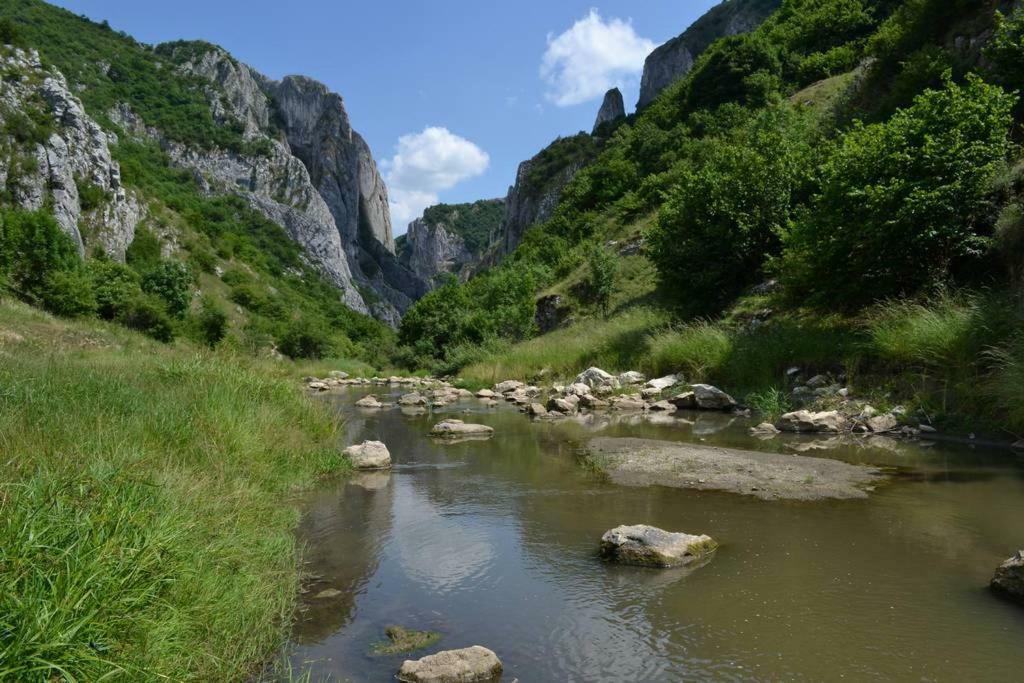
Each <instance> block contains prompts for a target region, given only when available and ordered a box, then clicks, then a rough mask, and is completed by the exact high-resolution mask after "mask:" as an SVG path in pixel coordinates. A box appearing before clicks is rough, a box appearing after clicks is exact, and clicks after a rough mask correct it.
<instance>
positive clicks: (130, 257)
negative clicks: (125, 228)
mask: <svg viewBox="0 0 1024 683" xmlns="http://www.w3.org/2000/svg"><path fill="white" fill-rule="evenodd" d="M162 252H163V248H162V247H161V245H160V239H159V238H158V237H157V236H156V235H155V234H153V231H151V230H148V229H146V228H145V227H143V226H139V227H138V228H136V229H135V237H134V239H132V243H131V244H129V245H128V249H127V250H126V251H125V261H127V262H128V265H130V266H132V267H133V268H135V269H136V270H138V271H140V272H142V271H145V270H149V269H150V268H155V267H156V266H157V265H158V264H159V263H160V256H161V254H162Z"/></svg>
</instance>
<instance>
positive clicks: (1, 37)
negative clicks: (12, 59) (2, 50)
mask: <svg viewBox="0 0 1024 683" xmlns="http://www.w3.org/2000/svg"><path fill="white" fill-rule="evenodd" d="M20 44H21V32H20V31H19V30H18V26H17V24H15V23H14V20H13V19H11V18H10V17H0V45H20Z"/></svg>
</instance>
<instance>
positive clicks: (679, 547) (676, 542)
mask: <svg viewBox="0 0 1024 683" xmlns="http://www.w3.org/2000/svg"><path fill="white" fill-rule="evenodd" d="M717 547H718V545H717V544H716V543H715V542H714V541H713V540H712V539H711V537H710V536H692V535H690V534H681V533H672V532H669V531H664V530H662V529H658V528H656V527H653V526H647V525H645V524H638V525H635V526H620V527H617V528H615V529H612V530H611V531H608V532H607V533H605V535H604V536H602V537H601V554H602V555H603V556H604V557H605V558H607V559H609V560H612V561H614V562H617V563H619V564H632V565H637V566H641V567H682V566H685V565H688V564H691V563H692V562H695V561H696V560H699V559H701V558H703V557H705V556H707V555H708V554H709V553H711V552H713V551H714V550H715V549H716V548H717Z"/></svg>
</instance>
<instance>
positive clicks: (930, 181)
mask: <svg viewBox="0 0 1024 683" xmlns="http://www.w3.org/2000/svg"><path fill="white" fill-rule="evenodd" d="M1012 104H1013V101H1012V98H1011V97H1010V96H1008V95H1007V94H1006V93H1004V92H1003V91H1002V90H1001V89H999V88H998V87H995V86H990V85H986V84H985V83H983V82H981V81H980V80H979V79H977V78H974V77H972V78H970V79H969V80H968V82H967V83H966V84H965V85H963V86H958V85H955V84H953V83H948V84H947V86H946V88H945V89H943V90H941V91H928V92H926V93H924V94H922V95H921V96H920V97H918V98H917V99H916V100H915V102H914V105H913V107H911V108H910V109H907V110H903V111H900V112H898V113H897V114H896V115H895V116H893V118H892V119H891V120H890V121H888V122H886V123H884V124H875V125H871V126H858V127H856V128H855V129H854V130H852V131H851V132H850V133H849V134H847V135H846V136H845V138H844V139H843V141H842V144H841V145H840V146H839V148H838V150H837V151H836V153H835V154H834V155H832V157H831V158H830V159H829V160H828V162H827V163H826V164H825V166H824V168H823V171H822V175H823V180H822V190H821V193H820V194H819V195H818V196H817V197H816V198H815V200H814V202H813V203H812V205H811V210H810V211H809V212H808V213H807V214H806V215H805V216H803V217H802V218H800V220H798V221H797V222H796V224H795V226H794V227H793V229H792V230H791V231H790V232H789V233H788V235H787V236H786V254H785V257H784V258H783V260H782V262H781V264H780V265H781V267H780V270H779V272H780V274H781V275H782V276H783V277H784V278H785V280H786V281H787V284H788V285H789V287H790V288H791V290H792V292H793V293H794V294H795V295H799V296H810V297H811V298H812V299H813V300H814V301H815V302H817V303H818V304H820V305H822V306H830V307H835V306H843V307H855V306H858V305H863V304H866V303H869V302H871V301H872V300H876V299H882V298H888V297H892V296H898V295H908V294H913V293H915V292H917V291H919V290H920V289H921V288H923V287H926V286H928V285H930V284H934V283H937V282H941V281H943V280H945V279H946V278H947V276H948V274H949V273H950V272H963V270H964V269H965V268H967V267H968V266H969V265H970V264H972V263H978V261H979V258H980V257H981V256H982V255H983V254H984V253H985V251H986V250H987V248H988V247H989V243H990V236H991V230H992V224H993V222H994V215H993V214H994V211H995V208H994V201H993V196H992V193H991V182H992V180H993V177H994V176H995V174H996V172H997V171H998V170H999V169H1000V168H1002V166H1003V164H1004V162H1005V160H1006V156H1007V154H1008V152H1009V150H1010V143H1009V140H1008V137H1007V133H1008V130H1009V127H1010V123H1011V117H1010V109H1011V107H1012Z"/></svg>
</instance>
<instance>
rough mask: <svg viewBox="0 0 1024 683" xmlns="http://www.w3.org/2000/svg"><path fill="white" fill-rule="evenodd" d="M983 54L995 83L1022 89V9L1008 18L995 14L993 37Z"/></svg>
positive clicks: (1023, 55) (1023, 12)
mask: <svg viewBox="0 0 1024 683" xmlns="http://www.w3.org/2000/svg"><path fill="white" fill-rule="evenodd" d="M984 54H985V58H986V59H987V60H988V61H989V63H990V64H991V68H990V70H989V71H990V73H991V75H992V76H993V77H994V78H995V79H996V82H998V83H1000V84H1001V85H1003V86H1005V87H1007V88H1009V89H1012V90H1020V89H1022V88H1024V9H1022V8H1017V9H1015V10H1014V11H1013V12H1012V13H1011V14H1010V16H1009V17H1006V16H1004V15H1003V14H1001V13H999V12H996V30H995V35H993V36H992V40H991V41H989V43H988V45H986V46H985V50H984Z"/></svg>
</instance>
